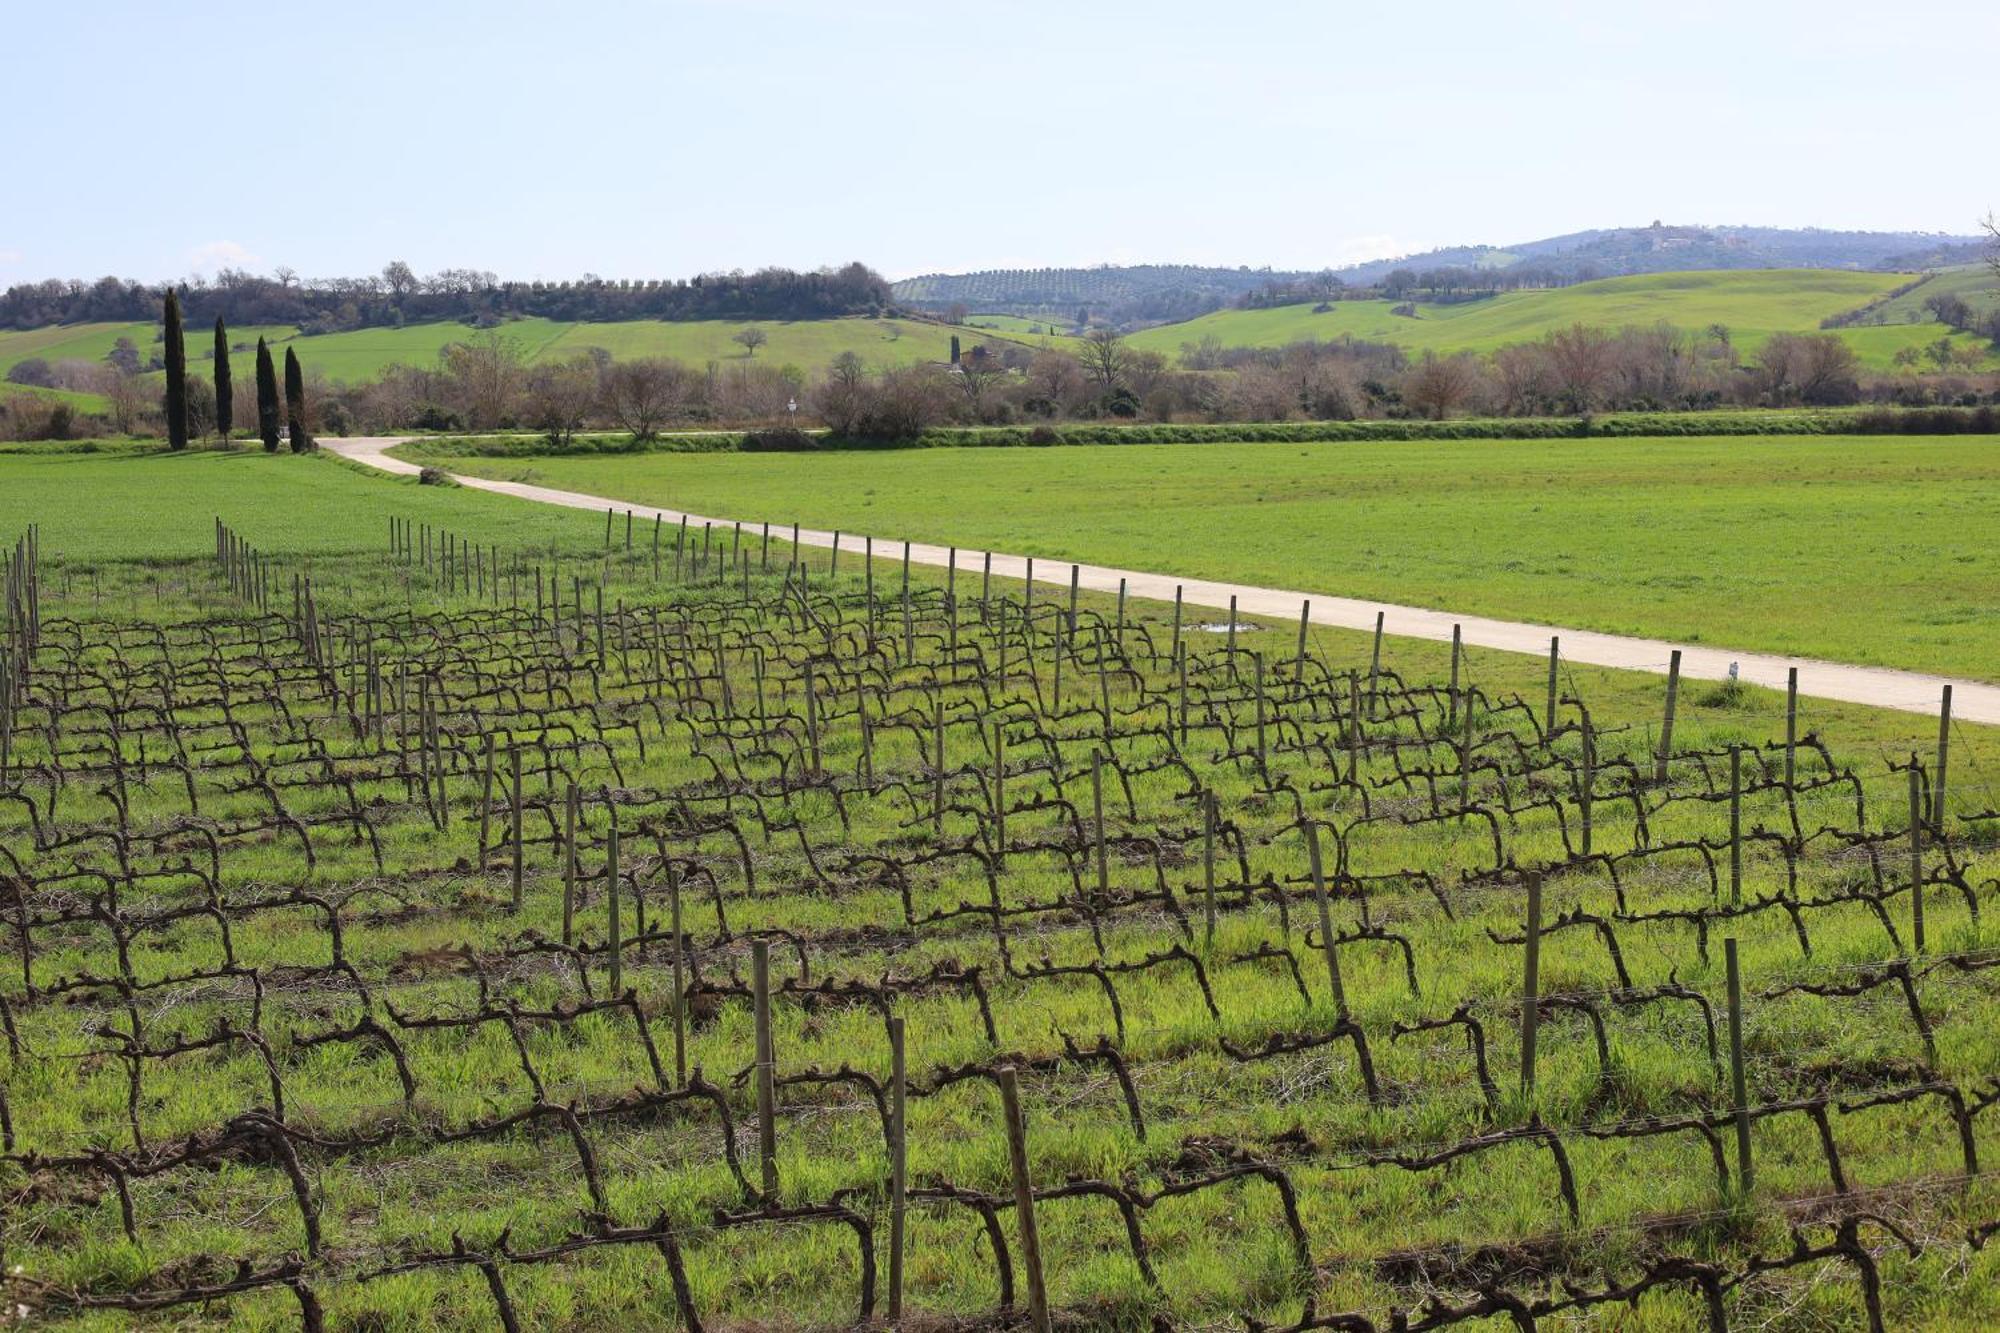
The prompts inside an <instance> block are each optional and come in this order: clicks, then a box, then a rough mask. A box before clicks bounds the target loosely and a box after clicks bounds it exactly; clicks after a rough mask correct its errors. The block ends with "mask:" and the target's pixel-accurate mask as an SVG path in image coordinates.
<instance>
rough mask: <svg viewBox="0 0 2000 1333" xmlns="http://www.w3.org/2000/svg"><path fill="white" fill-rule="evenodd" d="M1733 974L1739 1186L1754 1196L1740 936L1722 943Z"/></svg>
mask: <svg viewBox="0 0 2000 1333" xmlns="http://www.w3.org/2000/svg"><path fill="white" fill-rule="evenodd" d="M1722 957H1723V966H1724V967H1725V968H1726V969H1727V971H1728V976H1729V1092H1730V1100H1731V1103H1732V1105H1733V1106H1734V1107H1735V1110H1736V1186H1737V1189H1738V1190H1739V1191H1740V1192H1741V1193H1742V1195H1743V1197H1745V1198H1748V1197H1749V1196H1750V1190H1751V1187H1752V1186H1753V1185H1754V1184H1755V1181H1756V1173H1755V1170H1754V1168H1753V1167H1752V1165H1751V1161H1750V1085H1749V1079H1748V1078H1747V1077H1746V1075H1745V1074H1744V1069H1743V972H1742V969H1741V968H1740V967H1739V966H1738V964H1737V961H1736V938H1735V937H1734V936H1731V937H1729V938H1728V939H1725V940H1724V941H1723V942H1722Z"/></svg>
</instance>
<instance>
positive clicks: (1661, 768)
mask: <svg viewBox="0 0 2000 1333" xmlns="http://www.w3.org/2000/svg"><path fill="white" fill-rule="evenodd" d="M1680 693H1681V650H1680V649H1678V648H1676V649H1674V653H1673V656H1672V657H1670V658H1668V659H1667V711H1666V713H1665V715H1664V716H1663V717H1662V718H1661V719H1660V749H1659V753H1658V754H1656V755H1654V756H1653V781H1654V782H1656V783H1664V782H1666V780H1667V760H1668V759H1670V758H1672V756H1673V753H1674V705H1675V703H1676V702H1677V701H1678V700H1679V698H1680Z"/></svg>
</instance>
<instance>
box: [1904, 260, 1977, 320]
mask: <svg viewBox="0 0 2000 1333" xmlns="http://www.w3.org/2000/svg"><path fill="white" fill-rule="evenodd" d="M1940 295H1951V296H1956V297H1958V298H1959V299H1960V300H1961V301H1964V302H1965V303H1966V304H1967V305H1969V306H1971V307H1972V308H1973V309H1974V310H1976V311H1978V312H1979V313H1980V314H1985V313H1987V312H1989V311H1991V310H1992V309H1993V308H1994V307H1996V306H2000V278H1995V277H1994V276H1993V270H1992V269H1990V268H1988V267H1987V266H1986V265H1984V264H1959V265H1957V266H1955V267H1952V268H1941V269H1939V270H1938V271H1937V272H1935V273H1933V274H1931V275H1930V276H1929V277H1927V278H1925V279H1924V280H1923V281H1922V282H1920V283H1918V284H1917V285H1916V286H1915V287H1913V288H1911V289H1910V290H1909V291H1907V292H1904V293H1903V294H1902V295H1901V296H1896V297H1891V298H1890V299H1889V300H1887V301H1885V302H1883V303H1882V306H1881V308H1880V309H1879V310H1877V311H1876V312H1875V313H1876V314H1878V315H1880V316H1881V317H1882V320H1883V322H1884V323H1887V324H1923V323H1927V322H1930V320H1931V312H1930V311H1928V310H1926V309H1924V302H1926V301H1928V300H1930V299H1931V298H1932V297H1933V296H1940Z"/></svg>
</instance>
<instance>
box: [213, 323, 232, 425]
mask: <svg viewBox="0 0 2000 1333" xmlns="http://www.w3.org/2000/svg"><path fill="white" fill-rule="evenodd" d="M235 394H236V386H235V385H234V384H233V383H232V382H231V380H230V377H229V331H228V330H227V329H225V328H223V327H222V316H220V315H217V316H216V317H215V433H216V434H217V435H220V436H221V437H222V438H223V439H224V440H227V439H228V438H229V428H230V427H231V426H234V425H235V424H236V397H235Z"/></svg>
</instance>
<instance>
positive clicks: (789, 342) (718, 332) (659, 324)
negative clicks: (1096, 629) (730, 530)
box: [0, 318, 1015, 381]
mask: <svg viewBox="0 0 2000 1333" xmlns="http://www.w3.org/2000/svg"><path fill="white" fill-rule="evenodd" d="M753 326H754V327H756V328H759V329H761V330H763V331H764V333H765V335H766V337H767V338H768V339H769V341H768V342H767V343H766V344H765V345H764V346H763V347H761V348H759V349H758V351H757V355H756V359H757V360H759V361H764V362H768V363H770V364H772V365H788V364H789V365H795V366H798V367H799V368H800V369H802V370H808V371H812V370H818V369H820V368H822V367H824V366H825V365H826V364H827V363H828V362H830V361H832V360H833V359H834V357H836V356H838V355H839V354H840V353H842V352H849V351H851V352H854V353H856V354H858V355H859V356H860V357H861V358H862V360H864V361H866V362H867V363H868V364H869V365H871V366H877V367H881V366H892V365H908V364H910V363H912V362H916V361H944V360H946V359H947V358H949V356H950V355H951V335H952V334H953V333H954V332H956V333H958V334H959V336H960V339H961V340H962V341H963V342H964V343H965V344H967V345H968V346H969V345H970V344H972V343H974V342H978V341H981V340H984V339H991V338H996V337H997V338H1002V339H1011V338H1013V337H1014V336H1015V335H1013V334H1010V333H1005V332H1000V331H995V330H989V329H970V328H963V329H956V330H954V329H952V328H951V327H949V326H946V325H941V324H931V323H926V322H923V321H918V320H908V319H859V318H857V319H819V320H686V321H679V322H672V323H669V322H665V321H661V320H617V321H607V322H601V323H582V322H576V321H562V320H547V319H517V320H510V321H508V322H507V323H506V324H504V325H502V326H500V328H499V330H498V332H500V333H501V334H502V335H504V336H506V337H510V338H513V339H515V340H516V341H518V342H519V343H520V345H521V350H522V352H523V353H524V354H525V355H526V356H527V358H528V359H529V360H530V361H538V360H544V359H561V358H566V357H570V356H575V355H578V354H580V353H582V352H584V351H586V350H588V349H589V348H592V347H602V348H604V349H605V350H606V351H609V352H610V353H611V354H612V355H614V356H617V357H621V358H624V357H636V356H669V357H674V358H677V359H679V360H682V361H686V362H689V363H691V364H694V365H700V364H702V363H704V362H707V361H730V360H737V361H741V360H744V359H745V357H746V354H745V352H744V350H743V348H742V346H741V345H740V344H738V343H736V342H734V341H732V338H733V336H734V335H735V334H736V333H738V332H739V331H741V330H742V329H744V328H748V327H753ZM158 332H159V327H158V326H157V325H155V324H143V323H142V324H75V325H65V326H62V327H60V328H47V329H28V330H6V331H0V376H4V375H5V374H6V372H7V369H8V368H9V367H11V366H13V365H14V364H15V363H17V362H19V361H23V360H25V359H27V358H29V357H33V356H39V357H46V358H47V359H48V360H49V361H51V362H54V361H59V360H63V359H66V358H72V357H73V358H80V359H83V360H87V361H101V360H103V359H104V356H105V354H106V353H108V352H109V351H110V350H111V348H112V345H113V344H114V343H116V342H117V340H118V339H119V338H120V337H127V338H130V339H132V341H133V343H135V344H136V345H137V346H138V348H139V356H140V360H141V361H142V362H144V361H146V360H149V359H150V358H151V357H152V356H153V355H154V354H155V352H156V351H157V350H158V347H157V343H156V342H155V338H156V336H157V335H158ZM476 332H477V331H476V330H474V329H472V328H471V327H469V326H468V325H464V324H459V323H455V322H444V323H435V324H412V325H406V326H404V327H403V328H371V329H357V330H355V331H353V332H350V333H329V334H321V335H316V336H311V337H306V336H301V335H299V333H298V330H296V329H293V328H289V327H268V328H265V327H260V328H243V329H236V330H232V332H231V336H230V340H231V342H232V343H241V344H247V345H249V346H253V347H254V346H255V344H256V340H257V338H258V337H259V336H264V337H267V338H269V339H271V341H272V342H273V343H274V344H278V345H279V348H278V355H279V356H281V357H282V355H283V346H282V345H283V344H287V343H289V345H290V346H292V347H294V348H296V349H297V351H298V354H299V360H300V361H301V362H302V363H303V364H304V365H305V366H306V368H307V369H308V371H311V372H317V373H319V374H323V375H325V376H326V377H327V378H328V379H334V380H347V381H354V380H362V379H370V378H373V377H374V376H375V375H377V374H378V373H380V371H381V369H382V367H384V366H387V365H392V364H402V365H411V366H432V365H435V364H436V362H437V357H438V352H439V351H440V350H441V349H442V348H443V347H444V346H445V344H447V343H452V342H462V341H464V340H465V339H467V338H470V337H473V336H474V335H475V333H476ZM197 335H199V336H197ZM208 352H209V339H208V335H207V331H206V330H194V329H191V330H190V331H189V334H188V357H189V364H190V366H191V367H192V368H193V369H194V370H195V371H196V373H205V371H204V369H203V367H204V365H205V362H206V360H207V357H208Z"/></svg>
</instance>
